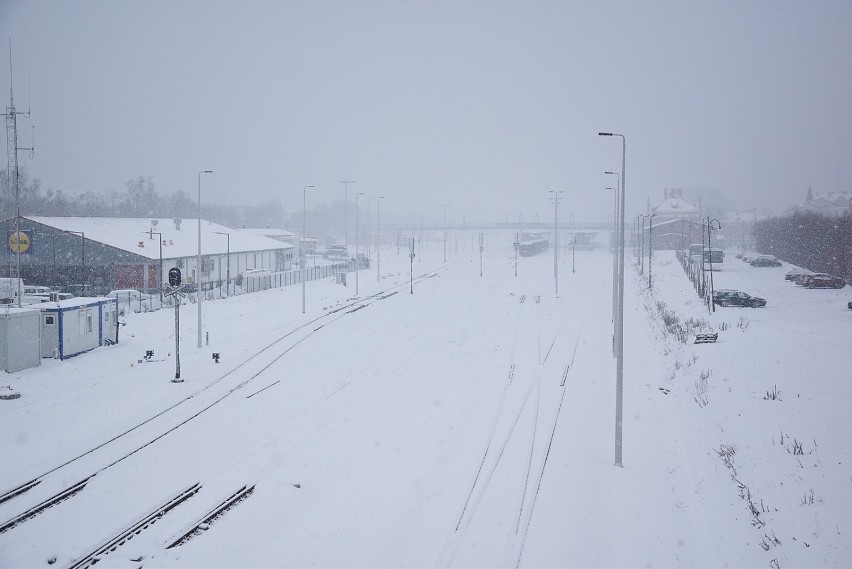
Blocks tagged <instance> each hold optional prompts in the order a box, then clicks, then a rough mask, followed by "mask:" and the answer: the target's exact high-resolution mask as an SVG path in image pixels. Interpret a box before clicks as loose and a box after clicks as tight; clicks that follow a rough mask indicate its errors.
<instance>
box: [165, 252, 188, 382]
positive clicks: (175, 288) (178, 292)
mask: <svg viewBox="0 0 852 569" xmlns="http://www.w3.org/2000/svg"><path fill="white" fill-rule="evenodd" d="M184 286H186V285H182V284H181V274H180V269H178V268H173V269H169V282H168V284H166V292H165V293H164V294H163V296H165V297H167V298H168V297H170V296H174V297H175V299H174V301H175V378H174V379H173V380H172V383H183V379H181V377H180V299H181V298H185V297H186V293H185V292H183V287H184Z"/></svg>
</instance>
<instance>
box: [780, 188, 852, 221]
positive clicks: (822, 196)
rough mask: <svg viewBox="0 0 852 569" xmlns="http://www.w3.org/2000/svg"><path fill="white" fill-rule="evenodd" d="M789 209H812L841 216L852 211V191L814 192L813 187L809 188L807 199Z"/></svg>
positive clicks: (816, 211)
mask: <svg viewBox="0 0 852 569" xmlns="http://www.w3.org/2000/svg"><path fill="white" fill-rule="evenodd" d="M789 211H791V212H796V211H812V212H815V213H821V214H823V215H829V216H832V217H840V216H843V215H844V214H846V213H850V212H852V193H850V192H814V191H813V188H808V194H807V196H806V197H805V201H804V202H803V203H800V204H796V205H794V206H793V207H791V208H790V210H789Z"/></svg>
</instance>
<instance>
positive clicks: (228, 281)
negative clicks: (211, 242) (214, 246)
mask: <svg viewBox="0 0 852 569" xmlns="http://www.w3.org/2000/svg"><path fill="white" fill-rule="evenodd" d="M213 233H217V234H219V235H224V236H225V237H227V238H228V241H227V247H228V248H227V255H226V256H225V258H226V259H227V265H228V270H227V272H226V273H225V294H226V295H227V296H230V295H231V234H230V233H227V232H225V231H214V232H213ZM220 267H221V265H220ZM219 270H220V271H221V270H222V269H219ZM219 278H220V279H221V278H222V273H221V272H220V273H219ZM220 291H221V289H220ZM234 292H236V291H234ZM220 294H221V292H220Z"/></svg>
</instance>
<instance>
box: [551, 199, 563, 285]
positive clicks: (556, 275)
mask: <svg viewBox="0 0 852 569" xmlns="http://www.w3.org/2000/svg"><path fill="white" fill-rule="evenodd" d="M548 193H551V194H553V278H554V280H555V282H556V294H559V194H564V193H565V190H548Z"/></svg>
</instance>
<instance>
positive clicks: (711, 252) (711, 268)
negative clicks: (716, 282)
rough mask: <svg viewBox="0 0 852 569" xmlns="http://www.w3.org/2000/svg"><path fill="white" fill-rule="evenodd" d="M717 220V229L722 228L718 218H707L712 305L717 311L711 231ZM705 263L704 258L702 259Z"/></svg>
mask: <svg viewBox="0 0 852 569" xmlns="http://www.w3.org/2000/svg"><path fill="white" fill-rule="evenodd" d="M714 221H715V222H716V229H718V230H720V231H721V230H722V224H721V223H720V222H719V220H718V219H710V218H709V217H708V218H707V256H708V257H709V259H710V306H712V307H713V309H712V310H713V312H716V303H715V302H713V246H712V245H711V244H710V231H711V230H712V229H713V222H714ZM701 264H702V265H703V264H704V259H702V260H701Z"/></svg>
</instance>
